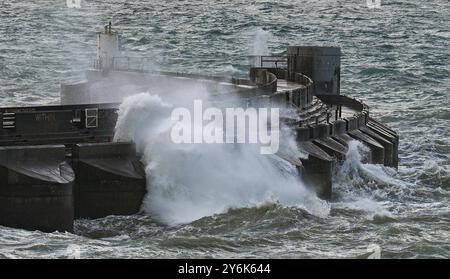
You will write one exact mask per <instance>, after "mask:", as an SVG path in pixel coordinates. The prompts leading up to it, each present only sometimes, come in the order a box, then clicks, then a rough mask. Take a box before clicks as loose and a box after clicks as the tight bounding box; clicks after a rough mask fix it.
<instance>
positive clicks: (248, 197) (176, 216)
mask: <svg viewBox="0 0 450 279" xmlns="http://www.w3.org/2000/svg"><path fill="white" fill-rule="evenodd" d="M178 93H179V94H184V97H186V95H188V94H190V93H189V92H188V91H187V90H182V91H180V92H178ZM192 94H194V95H195V94H197V93H192ZM186 100H187V98H186ZM192 100H193V99H191V102H192ZM177 105H178V104H177ZM170 107H171V106H170V105H169V104H167V103H164V102H162V101H161V98H159V97H158V96H151V95H150V94H148V93H144V94H139V95H136V96H132V97H129V98H127V99H126V100H125V101H124V103H123V104H122V105H121V107H120V110H119V119H118V121H117V126H116V136H115V140H133V141H135V142H136V144H137V146H138V148H139V151H140V152H142V153H143V154H144V157H143V161H144V163H145V164H146V174H147V181H148V194H147V196H146V198H145V201H144V204H143V209H144V211H145V212H147V213H148V214H150V215H152V216H153V217H154V218H156V219H157V220H159V221H161V222H163V223H165V224H168V225H177V224H180V223H189V222H191V221H194V220H197V219H199V218H202V217H204V216H210V215H213V214H217V213H224V212H226V211H227V210H228V209H230V208H242V207H252V206H259V205H262V204H265V203H279V204H281V205H283V206H296V207H300V208H303V209H305V210H307V211H308V212H310V213H312V214H315V215H317V216H327V215H328V213H329V205H328V204H327V203H326V202H324V201H322V200H320V199H318V198H317V197H316V196H315V194H314V193H312V192H310V191H309V190H307V189H306V188H305V187H304V186H303V185H302V184H301V182H300V178H299V176H298V172H297V169H296V167H295V166H293V165H291V164H290V163H288V162H287V161H285V160H283V159H281V158H279V157H277V156H276V155H261V154H260V153H259V148H258V146H257V145H253V144H175V143H173V142H172V141H171V140H170V136H169V135H170V131H171V127H172V125H174V124H175V123H173V122H172V121H171V119H170V113H169V112H170Z"/></svg>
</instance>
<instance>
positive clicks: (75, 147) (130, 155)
mask: <svg viewBox="0 0 450 279" xmlns="http://www.w3.org/2000/svg"><path fill="white" fill-rule="evenodd" d="M339 57H340V50H339V49H338V48H323V47H321V48H314V47H291V48H289V51H288V57H287V61H286V63H287V67H286V68H278V67H273V66H272V65H261V67H257V68H251V69H250V74H249V79H236V78H223V77H212V76H207V75H198V74H195V75H194V74H181V73H162V72H152V71H145V70H143V69H142V68H140V67H137V68H133V67H129V66H127V67H125V68H124V67H122V66H121V67H116V66H115V62H114V61H112V62H111V63H108V65H109V67H108V68H103V67H102V68H94V69H91V70H89V71H88V72H87V77H88V80H86V81H84V82H78V83H74V84H64V85H62V89H61V103H62V104H61V105H60V106H45V107H28V108H1V109H0V121H1V122H2V129H0V146H1V147H0V200H1V201H2V202H1V203H0V224H1V225H6V226H11V227H19V228H26V229H38V230H42V231H54V230H59V231H72V229H73V220H74V218H99V217H104V216H107V215H129V214H135V213H137V212H139V210H140V207H141V204H142V200H143V198H144V196H145V194H146V176H145V172H144V166H143V165H142V164H141V163H140V160H139V159H140V156H139V155H138V154H136V149H135V147H134V144H133V143H113V142H111V141H112V138H113V135H114V127H115V123H116V120H117V114H116V111H117V109H118V106H119V103H118V101H119V100H120V97H123V95H124V91H123V88H120V87H119V86H117V85H118V84H126V85H127V86H126V90H127V94H134V93H138V92H139V91H140V90H142V88H148V87H149V86H155V85H156V86H162V84H164V83H165V84H170V85H173V84H176V83H180V84H186V83H203V84H205V83H206V84H208V85H209V86H213V87H214V88H217V91H218V92H219V91H220V92H223V91H230V92H234V94H235V95H237V96H239V98H240V100H242V103H245V104H246V105H247V106H251V107H270V106H272V107H273V106H276V107H282V108H291V109H292V108H294V109H295V110H296V115H297V117H296V118H295V119H284V120H283V121H285V122H286V124H287V125H290V126H291V127H293V128H294V130H295V131H296V134H297V135H296V140H297V144H298V146H299V148H300V149H301V150H302V151H304V152H305V153H306V154H308V157H307V158H295V160H292V161H291V162H292V163H293V164H295V165H296V166H297V168H298V170H299V173H300V176H301V178H302V179H303V180H304V181H305V182H306V184H307V185H310V186H311V187H313V188H314V189H315V190H316V192H317V194H318V196H319V197H321V198H324V199H330V198H331V197H332V175H333V173H334V168H335V167H336V165H337V164H338V163H339V162H340V161H343V160H345V156H346V154H347V150H348V143H349V141H351V140H357V141H360V142H361V143H363V144H364V145H366V146H367V147H368V148H369V149H370V156H369V158H368V160H369V162H371V163H376V164H383V165H385V166H390V167H397V166H398V142H399V137H398V135H397V133H396V132H395V131H393V130H391V129H390V128H389V127H387V126H385V125H384V124H382V123H380V122H378V121H376V120H375V119H373V118H372V117H371V116H370V115H369V107H368V106H367V105H366V104H364V103H363V102H361V101H359V100H356V99H353V98H349V97H346V96H344V95H340V86H339V82H340V58H339ZM127 65H132V64H130V63H128V64H127ZM305 73H309V75H310V76H308V75H306V74H305ZM314 78H315V79H314ZM129 85H132V87H130V86H129ZM169 89H170V87H169ZM104 92H108V94H104ZM215 98H216V99H217V100H219V101H226V99H227V96H226V95H225V96H224V95H223V94H222V95H220V94H217V96H215ZM281 140H282V139H281ZM279 155H280V157H289V155H290V154H279ZM150 187H151V185H150Z"/></svg>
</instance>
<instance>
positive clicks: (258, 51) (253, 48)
mask: <svg viewBox="0 0 450 279" xmlns="http://www.w3.org/2000/svg"><path fill="white" fill-rule="evenodd" d="M271 38H272V34H271V33H270V32H269V31H265V30H263V29H262V28H257V29H256V30H255V31H254V34H253V35H252V36H251V42H250V47H249V55H250V56H251V57H252V61H251V64H252V66H253V67H260V66H261V57H259V56H267V55H270V50H269V44H268V43H269V40H270V39H271Z"/></svg>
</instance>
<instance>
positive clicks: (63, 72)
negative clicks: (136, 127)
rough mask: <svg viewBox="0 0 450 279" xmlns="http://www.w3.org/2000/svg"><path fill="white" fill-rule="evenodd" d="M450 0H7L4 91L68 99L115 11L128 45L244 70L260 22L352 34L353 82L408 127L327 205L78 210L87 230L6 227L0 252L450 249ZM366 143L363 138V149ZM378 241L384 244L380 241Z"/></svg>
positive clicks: (342, 177)
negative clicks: (195, 212)
mask: <svg viewBox="0 0 450 279" xmlns="http://www.w3.org/2000/svg"><path fill="white" fill-rule="evenodd" d="M449 6H450V4H449V2H448V1H445V0H435V1H417V0H409V1H406V0H401V1H383V0H382V1H381V7H380V8H379V9H370V8H368V6H367V5H366V1H364V0H351V1H333V0H330V1H325V0H315V1H312V0H309V1H289V2H287V1H243V0H236V1H206V2H205V1H197V0H193V1H176V2H175V1H173V2H172V1H137V0H132V1H114V0H112V1H93V0H92V1H88V0H86V1H82V3H81V8H79V9H75V8H68V7H67V4H66V1H65V0H64V1H63V0H52V1H47V0H40V1H36V0H29V1H18V0H16V1H10V0H0V96H1V97H2V98H1V99H0V104H1V105H35V104H46V103H57V102H58V98H59V97H58V96H59V95H58V94H59V84H60V83H61V82H63V81H68V80H73V79H77V78H82V77H83V71H84V70H85V69H86V68H87V67H89V65H90V64H91V63H92V58H93V57H94V56H95V51H96V41H95V34H96V32H98V31H99V29H101V27H102V25H103V24H104V23H105V22H107V21H109V20H111V19H112V21H113V23H114V25H115V26H116V28H117V30H118V31H119V32H120V33H121V35H122V41H121V43H122V47H123V49H124V51H127V52H130V53H138V54H139V55H142V56H146V57H153V58H154V61H155V65H158V67H159V68H161V69H164V70H171V71H184V72H186V71H189V72H202V71H208V72H210V73H221V74H229V75H237V74H243V73H245V71H246V68H245V65H246V64H247V61H246V58H245V56H246V55H248V54H249V53H250V52H251V49H252V46H253V44H254V41H253V40H254V34H255V32H258V30H260V29H263V30H265V31H267V32H269V33H270V34H271V36H269V38H268V45H269V48H270V50H271V51H272V52H273V53H281V52H283V51H284V50H285V48H286V46H287V45H289V44H291V45H294V44H296V45H303V44H305V45H308V44H311V45H312V44H319V45H330V44H332V45H339V46H341V47H342V50H343V53H344V56H343V57H342V93H343V94H347V95H350V96H354V97H357V98H360V99H362V100H364V101H365V102H366V103H368V104H369V106H370V109H371V114H372V116H373V117H375V118H378V119H379V120H381V121H382V122H384V123H386V124H388V125H390V126H391V127H392V128H394V129H395V130H397V131H398V132H399V133H400V136H401V141H400V150H399V152H400V154H399V156H400V167H399V169H398V171H396V170H393V169H389V168H385V167H382V166H377V165H364V164H361V163H360V162H359V161H358V154H357V153H355V154H349V155H350V156H348V157H349V159H348V160H347V162H345V163H344V164H343V166H342V167H341V168H340V169H339V170H338V173H337V175H336V178H335V181H334V191H335V193H336V197H335V199H334V200H333V201H332V202H331V203H330V207H331V210H330V212H329V214H328V215H327V216H317V215H314V214H310V213H309V212H308V211H305V210H303V209H302V208H301V207H295V206H283V205H280V204H276V203H274V204H265V205H259V206H255V207H248V208H234V209H231V210H229V211H228V212H225V213H222V214H216V215H213V216H206V217H204V218H202V219H200V220H197V221H194V222H191V223H188V224H184V225H178V226H167V225H165V224H163V223H161V222H157V221H156V220H154V218H152V217H151V216H148V215H136V216H126V217H117V216H110V217H107V218H103V219H99V220H78V221H76V224H75V232H76V234H70V233H51V234H46V233H41V232H28V231H23V230H17V229H10V228H5V227H0V257H18V258H29V257H59V258H65V257H68V256H73V253H74V251H75V252H76V253H78V252H77V251H79V252H80V253H79V254H80V256H81V257H158V258H159V257H164V258H166V257H169V258H171V257H233V258H234V257H267V256H270V257H277V258H281V257H291V258H304V257H313V258H316V257H318V258H321V257H343V258H346V257H362V258H364V257H367V256H368V255H369V254H371V253H372V252H373V250H374V249H373V247H379V249H380V250H381V256H382V257H388V258H416V257H433V258H448V257H450V241H449V239H450V205H449V201H450V129H449V127H450V97H449V96H450V68H449V66H448V65H450V55H449V54H450V52H449V47H450V31H449V30H450V23H449V21H448V18H450V7H449ZM353 152H356V150H353ZM377 249H378V248H375V250H377Z"/></svg>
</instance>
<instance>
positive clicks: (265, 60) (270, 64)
mask: <svg viewBox="0 0 450 279" xmlns="http://www.w3.org/2000/svg"><path fill="white" fill-rule="evenodd" d="M248 57H249V61H250V65H252V66H254V67H259V68H276V69H286V68H287V56H277V55H250V56H248Z"/></svg>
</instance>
